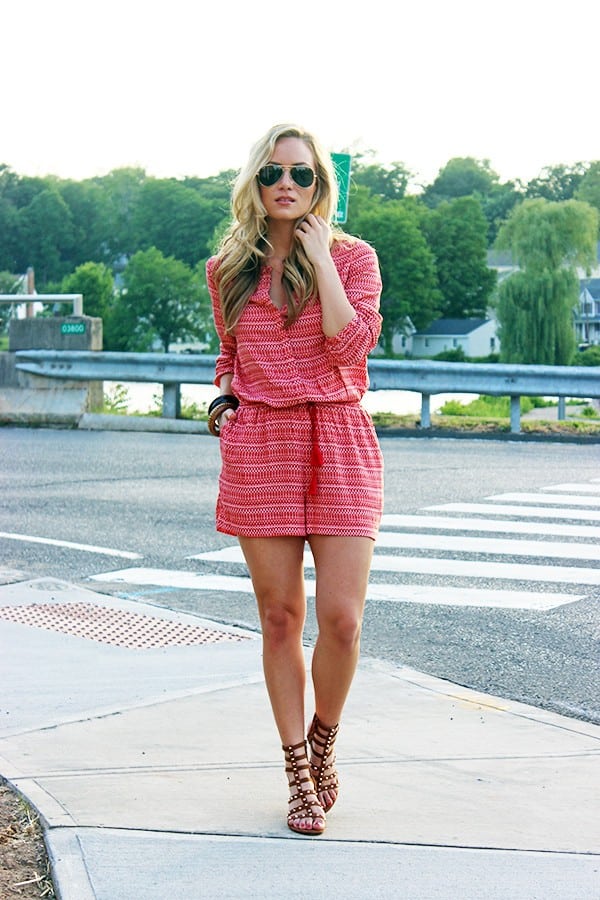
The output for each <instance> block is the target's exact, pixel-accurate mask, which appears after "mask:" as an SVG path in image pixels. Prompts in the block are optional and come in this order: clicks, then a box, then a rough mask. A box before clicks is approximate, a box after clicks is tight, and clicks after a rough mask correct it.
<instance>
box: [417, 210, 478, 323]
mask: <svg viewBox="0 0 600 900" xmlns="http://www.w3.org/2000/svg"><path fill="white" fill-rule="evenodd" d="M423 229H424V232H425V235H426V237H427V241H428V243H429V246H430V247H431V249H432V251H433V255H434V258H435V266H436V271H437V276H438V283H439V286H440V290H441V292H442V295H443V304H442V308H441V315H442V316H447V317H448V318H457V319H463V318H470V317H475V318H476V317H484V316H485V314H486V311H487V308H488V302H489V298H490V295H491V293H492V291H493V289H494V287H495V284H496V271H495V269H490V268H489V267H488V265H487V221H486V219H485V216H484V215H483V212H482V209H481V205H480V203H479V202H478V201H477V200H476V199H475V198H474V197H459V198H458V199H456V200H452V201H444V202H442V203H440V204H439V206H437V207H436V209H434V210H431V211H430V212H429V214H428V215H427V216H426V217H425V218H424V221H423Z"/></svg>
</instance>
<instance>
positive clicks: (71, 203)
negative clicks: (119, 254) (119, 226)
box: [57, 180, 113, 269]
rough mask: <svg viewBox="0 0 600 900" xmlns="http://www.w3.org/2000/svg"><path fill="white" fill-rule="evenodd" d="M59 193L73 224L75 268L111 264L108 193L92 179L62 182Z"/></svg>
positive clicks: (71, 261)
mask: <svg viewBox="0 0 600 900" xmlns="http://www.w3.org/2000/svg"><path fill="white" fill-rule="evenodd" d="M57 187H58V190H59V192H60V195H61V197H62V198H63V200H64V201H65V203H66V204H67V206H68V208H69V210H70V213H71V218H72V222H73V233H74V239H73V252H72V257H71V260H70V267H71V268H72V269H74V268H76V266H79V265H81V264H82V263H86V262H98V263H101V262H106V263H109V262H111V240H112V238H113V234H112V231H111V225H112V223H111V221H110V217H109V206H108V197H109V195H108V191H107V190H105V189H104V188H102V187H101V186H100V185H99V184H96V182H94V181H93V180H86V181H60V182H58V185H57Z"/></svg>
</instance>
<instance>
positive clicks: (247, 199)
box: [215, 125, 350, 332]
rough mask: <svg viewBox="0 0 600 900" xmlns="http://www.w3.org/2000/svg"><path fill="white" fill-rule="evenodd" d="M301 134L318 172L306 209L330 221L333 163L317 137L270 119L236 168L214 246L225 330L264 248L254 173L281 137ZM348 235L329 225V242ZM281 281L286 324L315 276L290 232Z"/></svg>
mask: <svg viewBox="0 0 600 900" xmlns="http://www.w3.org/2000/svg"><path fill="white" fill-rule="evenodd" d="M287 137H293V138H300V140H302V141H304V142H305V144H306V145H307V146H308V148H309V149H310V151H311V153H312V155H313V159H314V165H315V169H316V175H317V186H316V190H315V193H314V197H313V201H312V205H311V208H310V210H309V213H314V214H315V215H317V216H321V217H322V218H323V219H325V221H326V222H329V223H331V224H332V225H333V217H334V215H335V212H336V209H337V202H338V187H337V179H336V176H335V171H334V168H333V163H332V160H331V156H330V155H329V153H326V152H325V151H324V150H323V148H322V147H321V146H320V144H319V143H318V141H317V139H316V138H315V137H314V136H313V135H312V134H310V133H309V132H307V131H305V130H304V129H303V128H300V127H298V126H297V125H275V126H273V128H271V129H270V130H269V131H268V132H267V133H266V134H265V135H264V136H263V137H262V138H260V140H258V141H257V142H256V144H255V145H254V146H253V147H252V150H251V151H250V155H249V157H248V161H247V163H246V165H245V166H244V168H243V169H242V170H241V172H240V173H239V175H238V177H237V179H236V181H235V183H234V186H233V191H232V195H231V212H232V222H231V224H230V226H229V228H228V230H227V231H226V233H225V235H224V236H223V239H222V241H221V244H220V246H219V249H218V251H217V254H216V257H217V265H216V266H215V280H216V284H217V287H218V290H219V298H220V302H221V310H222V313H223V319H224V322H225V327H226V329H227V331H229V332H231V331H233V330H234V328H235V326H236V324H237V323H238V321H239V319H240V316H241V314H242V312H243V311H244V308H245V306H246V304H247V303H248V299H249V298H250V297H251V296H252V294H253V293H254V291H255V290H256V286H257V284H258V280H259V278H260V271H261V267H262V265H263V264H264V260H265V257H266V255H267V251H268V249H269V248H270V244H269V240H268V223H267V213H266V210H265V207H264V205H263V203H262V200H261V197H260V188H259V184H258V179H257V173H258V170H259V169H260V168H262V166H264V165H266V164H267V163H268V162H269V161H270V160H271V159H272V158H273V152H274V150H275V145H276V144H277V141H279V140H280V139H281V138H287ZM342 238H343V239H347V240H348V239H350V238H349V237H348V235H346V234H344V232H342V231H340V230H339V229H336V228H335V227H334V228H333V231H332V242H333V241H337V240H340V239H342ZM282 283H283V287H284V290H285V294H286V303H287V317H286V326H289V325H291V324H292V323H293V322H295V321H296V319H297V318H298V316H299V315H300V313H301V312H302V310H303V309H304V307H305V306H306V304H307V303H308V302H309V300H310V299H311V297H313V296H314V295H315V294H316V287H317V284H316V276H315V271H314V268H313V266H312V264H311V263H310V261H309V259H308V257H307V255H306V253H305V251H304V248H303V247H302V244H301V243H300V241H299V240H298V239H297V238H296V237H294V239H293V244H292V248H291V251H290V253H289V255H288V257H287V258H286V260H285V262H284V267H283V280H282Z"/></svg>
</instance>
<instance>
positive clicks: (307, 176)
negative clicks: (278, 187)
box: [258, 163, 316, 188]
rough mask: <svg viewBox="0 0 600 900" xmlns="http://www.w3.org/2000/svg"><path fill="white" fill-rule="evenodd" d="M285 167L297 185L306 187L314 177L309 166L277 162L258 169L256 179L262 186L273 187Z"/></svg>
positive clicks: (281, 175)
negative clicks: (285, 164) (286, 164)
mask: <svg viewBox="0 0 600 900" xmlns="http://www.w3.org/2000/svg"><path fill="white" fill-rule="evenodd" d="M286 169H287V170H288V171H289V173H290V175H291V176H292V181H294V182H295V183H296V184H297V185H298V187H302V188H308V187H310V186H311V184H312V183H313V181H314V180H315V178H316V175H315V173H314V172H313V170H312V169H311V167H310V166H280V165H279V163H268V165H266V166H263V167H262V169H259V170H258V180H259V181H260V183H261V184H262V185H263V187H273V185H274V184H277V182H278V181H279V179H280V178H282V177H283V172H284V170H286Z"/></svg>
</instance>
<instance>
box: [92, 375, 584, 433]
mask: <svg viewBox="0 0 600 900" xmlns="http://www.w3.org/2000/svg"><path fill="white" fill-rule="evenodd" d="M152 401H153V406H152V408H151V409H150V410H149V411H148V412H145V413H140V412H132V411H130V409H129V404H130V397H129V391H128V390H127V388H126V387H125V386H124V385H122V384H117V385H115V386H114V387H113V388H112V390H111V391H110V392H107V393H106V394H105V395H104V406H103V410H102V411H103V412H105V413H112V414H113V415H145V416H150V417H157V416H160V415H161V414H162V397H161V395H160V394H154V395H153V398H152ZM569 402H570V403H572V404H576V405H577V406H581V401H578V400H572V401H569ZM556 405H557V404H556V401H552V400H543V399H542V398H541V397H522V398H521V414H522V415H524V414H525V413H527V412H529V411H530V410H532V409H535V408H544V407H556ZM180 418H181V419H188V420H193V421H198V422H201V421H206V419H207V418H208V416H207V408H206V405H205V404H198V403H182V406H181V416H180ZM372 418H373V422H374V423H375V426H376V427H377V428H378V429H380V430H382V431H385V429H402V430H407V431H417V430H419V429H420V426H421V417H420V415H418V414H415V413H412V414H409V415H400V414H398V413H393V412H378V413H374V414H373V417H372ZM431 427H432V429H439V430H441V431H448V432H451V431H454V432H461V433H471V434H493V433H497V434H504V433H510V400H509V398H508V397H489V396H485V395H484V396H481V397H477V398H476V399H475V400H472V401H471V402H470V403H461V402H460V401H458V400H449V401H448V402H447V403H445V404H444V405H443V406H442V408H441V409H440V411H439V413H437V414H435V415H432V416H431ZM521 431H522V433H524V434H537V435H543V434H547V435H557V434H558V435H577V436H594V437H595V436H598V437H600V416H599V415H598V412H597V411H596V410H595V409H594V408H593V407H592V406H589V405H587V406H584V408H583V409H582V410H581V413H580V417H579V418H577V419H568V420H567V421H561V422H559V421H557V420H556V419H554V418H553V419H548V420H545V419H541V418H539V419H523V418H522V419H521Z"/></svg>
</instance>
